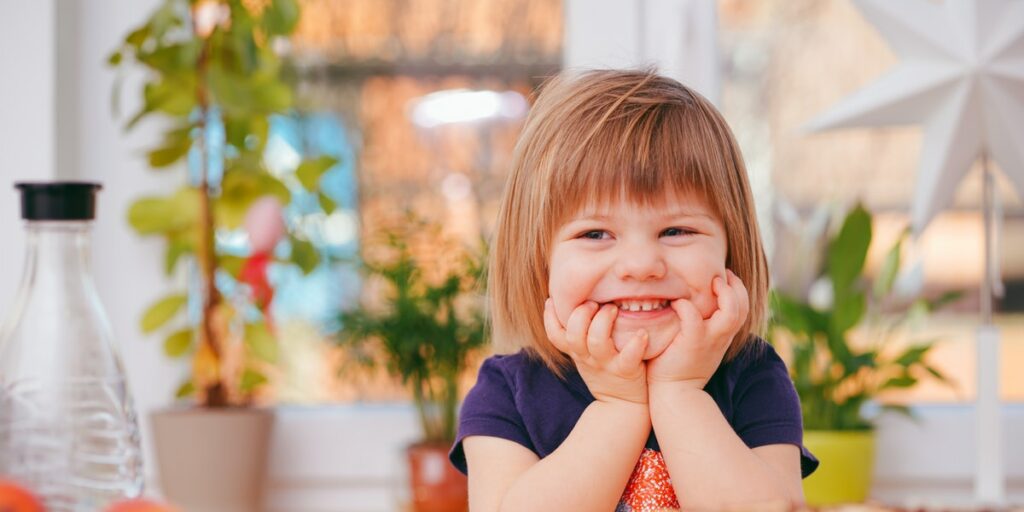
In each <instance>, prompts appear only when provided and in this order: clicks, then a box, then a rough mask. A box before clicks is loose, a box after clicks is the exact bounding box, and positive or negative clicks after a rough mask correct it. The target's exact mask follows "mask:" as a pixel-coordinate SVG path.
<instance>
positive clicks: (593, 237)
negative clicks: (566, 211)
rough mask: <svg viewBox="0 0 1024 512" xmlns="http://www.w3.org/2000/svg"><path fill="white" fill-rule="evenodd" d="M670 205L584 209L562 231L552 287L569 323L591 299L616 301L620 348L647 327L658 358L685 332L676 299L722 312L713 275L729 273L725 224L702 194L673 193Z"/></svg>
mask: <svg viewBox="0 0 1024 512" xmlns="http://www.w3.org/2000/svg"><path fill="white" fill-rule="evenodd" d="M664 204H665V206H660V207H652V206H646V207H645V206H641V205H639V204H633V203H629V202H626V201H619V202H615V203H612V204H608V205H602V207H599V208H596V209H595V208H583V209H581V211H580V212H578V213H577V214H576V215H575V216H573V217H571V218H570V219H569V220H568V222H566V223H565V224H563V225H562V226H561V227H560V228H559V229H558V230H557V231H556V232H555V236H554V240H553V244H552V250H551V262H550V263H551V264H550V271H551V274H550V278H549V280H548V293H549V295H550V296H551V299H552V301H553V302H554V307H555V313H556V315H557V316H558V319H559V320H560V321H561V323H562V325H565V324H566V322H567V321H568V319H569V315H570V314H571V313H572V312H573V310H574V309H576V308H577V307H578V306H580V305H581V304H583V303H584V302H586V301H594V302H597V303H598V304H599V305H604V304H606V303H614V304H615V305H616V306H619V314H618V317H617V318H616V320H615V325H614V327H613V329H612V340H613V341H614V342H615V346H616V348H618V349H620V350H621V349H622V347H624V346H625V344H626V343H627V342H628V341H629V339H630V338H631V337H632V336H633V334H634V333H635V332H636V331H637V330H638V329H640V328H644V329H646V330H647V332H648V333H649V334H650V344H649V346H648V348H647V353H646V354H645V355H644V358H645V359H650V358H653V357H656V356H657V355H658V354H660V353H661V352H662V351H663V350H664V349H665V348H666V347H668V345H669V343H670V342H671V341H672V339H673V338H674V337H675V335H676V334H677V333H678V332H679V317H678V315H677V314H676V313H675V311H674V310H673V309H672V308H671V307H670V306H669V305H668V302H669V301H673V300H676V299H680V298H683V299H687V300H689V301H690V302H692V303H693V305H694V306H696V308H697V310H698V311H700V313H701V315H702V316H703V317H704V318H705V319H707V318H709V317H710V316H711V314H712V313H714V311H715V309H716V308H717V305H716V304H717V301H716V298H715V296H714V294H713V293H712V291H711V282H712V280H713V279H714V278H715V277H716V276H721V277H725V257H726V248H727V242H726V237H725V228H724V227H723V226H722V223H721V221H719V220H718V219H717V217H716V216H715V215H714V214H713V213H712V211H711V209H710V208H709V207H708V206H707V205H705V204H704V201H702V200H700V199H699V198H698V197H696V196H693V195H690V194H673V195H670V196H668V201H666V202H665V203H664ZM624 307H625V308H629V309H634V308H639V309H641V310H640V311H629V310H627V309H623V308H624ZM644 308H650V309H651V310H649V311H643V309H644Z"/></svg>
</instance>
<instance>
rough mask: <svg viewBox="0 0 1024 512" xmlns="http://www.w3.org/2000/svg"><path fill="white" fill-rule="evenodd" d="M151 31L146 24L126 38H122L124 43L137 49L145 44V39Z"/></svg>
mask: <svg viewBox="0 0 1024 512" xmlns="http://www.w3.org/2000/svg"><path fill="white" fill-rule="evenodd" d="M151 30H152V27H151V26H150V25H149V24H148V23H147V24H145V25H143V26H141V27H139V28H137V29H135V30H134V31H132V32H131V33H130V34H128V36H127V37H125V38H124V42H125V43H127V44H129V45H131V46H134V47H135V48H136V49H138V48H139V47H141V46H142V44H143V43H145V42H146V39H148V38H149V34H150V32H151Z"/></svg>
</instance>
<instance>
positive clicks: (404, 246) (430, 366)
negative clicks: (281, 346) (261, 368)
mask: <svg viewBox="0 0 1024 512" xmlns="http://www.w3.org/2000/svg"><path fill="white" fill-rule="evenodd" d="M407 226H408V229H407V230H406V231H404V232H400V231H397V230H386V231H384V232H382V233H381V235H380V236H381V239H382V243H380V244H379V246H378V248H380V249H383V250H384V251H383V252H384V254H383V255H381V256H380V257H379V258H376V259H375V260H374V261H367V262H365V263H364V265H365V269H366V271H367V274H368V278H370V279H376V280H379V281H380V282H382V283H383V284H384V285H385V286H384V292H383V294H382V295H383V296H382V297H381V299H382V300H381V301H378V302H380V304H379V306H377V307H373V306H370V305H359V306H357V307H356V308H354V309H352V310H349V311H346V312H343V313H342V315H341V321H342V328H341V330H340V331H339V335H338V341H339V343H340V344H341V345H342V346H343V347H346V348H347V349H348V350H350V351H352V352H354V353H356V354H358V355H360V357H359V359H360V360H361V361H364V362H365V363H366V364H367V365H369V366H371V367H372V366H374V365H375V364H376V363H378V362H379V363H380V364H383V367H384V369H385V370H386V371H387V372H388V373H389V374H390V375H391V376H393V377H395V378H397V379H399V380H401V382H402V384H403V385H405V386H406V387H407V388H408V390H409V391H410V392H411V394H412V397H413V404H414V405H415V408H416V412H417V414H418V416H419V419H420V424H421V426H422V428H423V438H422V439H421V440H420V441H419V442H417V443H414V444H413V445H411V446H409V447H408V448H407V456H408V457H407V458H408V462H409V476H410V484H411V493H410V494H411V496H412V502H413V503H412V504H413V508H414V509H415V510H416V511H417V512H464V511H465V510H467V507H468V503H467V494H466V479H465V477H464V476H463V475H462V474H461V473H459V472H458V471H457V470H455V469H454V468H453V467H452V466H451V464H449V463H448V449H449V448H450V447H451V445H452V442H453V441H454V439H455V430H456V424H457V423H456V421H457V410H458V409H457V407H458V400H459V378H460V376H461V375H462V374H463V373H464V371H465V370H466V368H467V367H468V366H469V364H470V362H471V360H472V357H473V356H474V354H476V353H477V352H478V351H479V349H480V348H481V347H483V346H484V345H485V343H486V342H487V332H486V329H485V324H484V314H483V308H482V290H481V289H480V288H481V286H482V283H483V269H484V264H483V262H484V261H485V259H486V254H485V252H486V251H485V250H484V251H479V252H478V253H472V252H469V251H455V250H452V249H451V248H449V247H445V248H444V249H443V250H442V251H439V252H441V253H443V254H446V255H448V256H452V255H453V254H458V256H457V257H456V258H454V261H448V262H447V263H445V262H437V261H432V262H425V261H421V260H417V259H416V258H415V257H414V251H413V250H412V249H411V248H410V235H409V233H414V232H418V233H420V234H422V233H424V232H432V233H436V232H437V228H436V226H435V227H434V228H433V229H432V230H430V229H425V226H424V224H423V223H422V222H417V221H413V220H410V221H409V223H408V225H407ZM431 238H432V240H433V243H435V244H437V243H439V242H438V240H440V237H438V236H433V237H431ZM435 247H436V246H435ZM417 254H421V253H420V252H417ZM431 274H433V275H431ZM367 299H371V298H370V297H368V298H367Z"/></svg>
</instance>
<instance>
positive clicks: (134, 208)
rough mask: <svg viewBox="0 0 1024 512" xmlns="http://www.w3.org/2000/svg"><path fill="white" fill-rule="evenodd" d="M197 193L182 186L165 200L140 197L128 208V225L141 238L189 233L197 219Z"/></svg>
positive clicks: (198, 195) (199, 198)
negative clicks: (141, 236) (162, 234)
mask: <svg viewBox="0 0 1024 512" xmlns="http://www.w3.org/2000/svg"><path fill="white" fill-rule="evenodd" d="M201 199H202V198H201V197H200V193H199V191H198V190H196V189H194V188H191V187H182V188H180V189H178V191H177V192H175V193H174V194H173V195H171V196H168V197H143V198H140V199H138V200H136V201H135V202H134V203H132V205H131V206H130V207H129V209H128V223H129V224H131V226H132V227H133V228H134V229H135V231H136V232H137V233H139V234H140V235H153V234H158V233H167V232H171V231H183V230H188V229H190V228H192V227H194V226H195V224H196V222H197V221H198V218H199V206H200V205H199V202H200V201H201Z"/></svg>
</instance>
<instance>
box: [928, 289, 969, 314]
mask: <svg viewBox="0 0 1024 512" xmlns="http://www.w3.org/2000/svg"><path fill="white" fill-rule="evenodd" d="M963 295H964V292H963V291H961V290H952V291H948V292H946V293H943V294H942V295H941V296H940V297H939V298H937V299H935V300H928V301H926V303H927V305H928V311H938V310H940V309H942V308H944V307H946V306H948V305H949V304H952V303H954V302H956V301H958V300H960V298H961V297H963Z"/></svg>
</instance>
